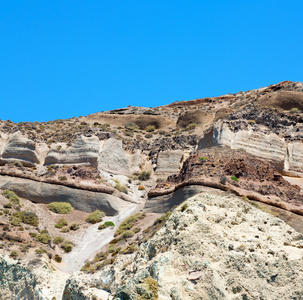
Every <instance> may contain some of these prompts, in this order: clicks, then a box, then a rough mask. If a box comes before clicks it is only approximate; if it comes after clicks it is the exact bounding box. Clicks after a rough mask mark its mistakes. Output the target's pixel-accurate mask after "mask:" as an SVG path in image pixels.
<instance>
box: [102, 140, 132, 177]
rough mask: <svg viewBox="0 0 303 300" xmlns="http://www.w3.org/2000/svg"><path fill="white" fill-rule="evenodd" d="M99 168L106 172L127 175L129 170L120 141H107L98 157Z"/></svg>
mask: <svg viewBox="0 0 303 300" xmlns="http://www.w3.org/2000/svg"><path fill="white" fill-rule="evenodd" d="M99 167H100V168H101V169H104V170H106V171H112V172H118V173H122V174H123V173H129V172H130V168H129V164H128V159H127V156H126V153H125V151H124V150H123V147H122V141H119V140H116V139H108V140H107V141H106V142H105V143H104V147H103V149H102V150H101V152H100V156H99Z"/></svg>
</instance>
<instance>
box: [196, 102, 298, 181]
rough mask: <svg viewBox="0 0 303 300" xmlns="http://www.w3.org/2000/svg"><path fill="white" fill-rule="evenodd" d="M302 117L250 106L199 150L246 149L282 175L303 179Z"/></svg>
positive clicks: (218, 125) (215, 129) (219, 125)
mask: <svg viewBox="0 0 303 300" xmlns="http://www.w3.org/2000/svg"><path fill="white" fill-rule="evenodd" d="M302 122H303V119H302V117H301V116H296V115H288V114H285V113H284V112H283V111H281V110H279V109H274V108H264V107H261V106H258V105H247V106H246V107H244V108H243V109H242V110H239V111H236V112H234V113H231V114H229V115H227V116H226V118H225V119H219V120H218V121H217V122H215V123H214V124H213V126H212V128H211V129H210V130H208V131H207V132H205V133H204V136H203V137H202V139H201V140H200V141H199V145H198V150H200V149H203V148H205V147H210V146H214V145H222V146H228V147H230V148H232V149H243V150H245V151H246V152H247V153H250V154H253V155H255V156H258V157H261V158H264V159H266V160H269V161H271V162H273V163H274V164H275V165H276V167H278V169H279V170H280V171H281V172H284V173H286V174H290V175H299V176H303V151H302V150H303V146H302V142H301V139H302V136H303V131H302V128H303V127H302V126H300V124H301V123H302Z"/></svg>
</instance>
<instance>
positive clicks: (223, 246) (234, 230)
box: [66, 191, 303, 300]
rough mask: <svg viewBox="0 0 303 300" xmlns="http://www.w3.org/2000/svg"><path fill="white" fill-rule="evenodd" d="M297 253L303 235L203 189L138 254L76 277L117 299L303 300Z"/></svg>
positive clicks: (238, 201)
mask: <svg viewBox="0 0 303 300" xmlns="http://www.w3.org/2000/svg"><path fill="white" fill-rule="evenodd" d="M302 255H303V244H302V236H301V234H298V233H297V232H296V231H295V230H294V229H292V228H291V227H290V226H288V225H286V224H285V223H284V222H283V221H282V220H280V219H278V218H275V217H273V216H272V215H270V214H268V213H265V212H263V211H261V210H259V209H257V208H255V207H253V206H251V204H249V203H248V202H246V201H244V200H243V199H241V198H238V197H236V196H234V195H232V194H228V193H224V192H217V191H212V192H209V191H207V192H206V191H205V192H203V193H200V194H199V195H197V196H195V197H193V198H190V199H189V200H188V201H186V202H185V203H184V204H182V205H181V206H180V207H179V208H178V209H176V210H175V211H174V212H173V213H172V215H171V217H170V218H169V219H168V221H167V222H166V224H165V226H164V227H163V228H162V229H161V230H160V231H159V232H158V233H157V234H156V235H155V236H154V237H153V238H152V239H151V240H150V241H148V242H146V243H143V244H141V245H140V248H139V251H138V252H137V253H136V254H130V255H122V256H119V257H117V259H116V261H115V263H114V264H113V265H112V266H107V267H104V268H103V269H102V270H101V271H100V272H98V273H96V274H93V275H90V276H87V275H81V274H78V275H77V276H76V277H75V278H74V279H75V280H76V282H78V283H79V284H78V286H81V288H82V289H85V288H84V287H85V286H89V287H90V288H92V287H94V288H99V289H106V290H109V291H111V293H112V295H113V298H114V299H137V298H139V297H141V298H143V299H158V298H159V299H163V300H165V299H167V300H168V299H195V300H196V299H301V298H302V297H303V291H302V284H303V275H302V272H301V265H302V263H301V261H302ZM73 286H76V285H75V282H74V283H73ZM69 287H71V286H69V285H67V287H66V289H67V288H69ZM147 293H148V294H149V295H150V296H149V297H150V298H145V296H146V295H147ZM66 299H69V298H66ZM84 299H85V298H84ZM86 299H89V298H86Z"/></svg>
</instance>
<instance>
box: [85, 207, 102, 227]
mask: <svg viewBox="0 0 303 300" xmlns="http://www.w3.org/2000/svg"><path fill="white" fill-rule="evenodd" d="M103 217H105V213H104V212H103V211H100V210H98V209H97V210H95V211H94V212H92V213H91V214H90V215H89V216H88V217H87V219H86V222H88V223H92V224H95V223H98V222H101V221H102V218H103Z"/></svg>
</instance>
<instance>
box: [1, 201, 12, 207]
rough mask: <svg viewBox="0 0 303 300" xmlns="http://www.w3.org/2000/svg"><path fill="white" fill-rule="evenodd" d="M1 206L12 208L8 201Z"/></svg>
mask: <svg viewBox="0 0 303 300" xmlns="http://www.w3.org/2000/svg"><path fill="white" fill-rule="evenodd" d="M3 207H4V208H12V207H13V205H12V204H11V203H10V202H7V203H5V204H3Z"/></svg>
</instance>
